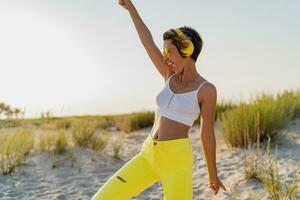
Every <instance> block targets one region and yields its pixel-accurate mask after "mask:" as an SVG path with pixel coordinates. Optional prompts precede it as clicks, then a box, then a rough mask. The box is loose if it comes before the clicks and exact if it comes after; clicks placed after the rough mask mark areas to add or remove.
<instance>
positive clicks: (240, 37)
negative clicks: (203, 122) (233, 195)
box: [0, 0, 300, 118]
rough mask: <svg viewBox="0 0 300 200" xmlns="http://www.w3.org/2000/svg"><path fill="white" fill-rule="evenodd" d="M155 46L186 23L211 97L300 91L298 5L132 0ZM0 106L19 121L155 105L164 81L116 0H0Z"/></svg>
mask: <svg viewBox="0 0 300 200" xmlns="http://www.w3.org/2000/svg"><path fill="white" fill-rule="evenodd" d="M132 2H133V4H134V5H135V7H136V9H137V10H138V12H139V14H140V16H141V18H142V19H143V21H144V23H145V24H146V26H147V27H148V29H149V30H150V32H151V34H152V36H153V38H154V41H155V43H156V45H157V46H158V47H159V48H160V49H162V46H163V39H162V35H163V33H164V32H165V31H166V30H168V29H170V28H177V27H180V26H183V25H187V26H191V27H193V28H194V29H196V30H197V31H198V32H199V34H200V35H201V37H202V39H203V42H204V44H203V49H202V52H201V53H200V55H199V57H198V60H197V62H196V68H197V71H198V73H199V74H201V76H203V77H204V78H205V79H206V80H208V81H209V82H211V83H213V84H214V85H215V86H216V88H217V94H218V97H217V99H218V101H219V102H221V101H222V100H225V101H226V100H228V101H229V100H231V101H248V100H249V99H250V97H251V96H255V95H256V94H258V93H260V92H262V91H264V92H269V93H274V94H275V93H280V92H282V91H284V90H296V89H298V88H299V87H300V78H299V74H300V57H299V55H300V54H299V53H300V37H299V35H300V20H299V19H300V12H299V10H300V2H299V1H297V0H293V1H292V0H286V1H279V0H278V1H270V0H265V1H258V0H251V1H250V0H245V1H239V0H227V1H222V0H219V1H204V0H186V1H177V0H164V1H159V0H151V1H150V0H148V1H146V0H133V1H132ZM0 25H1V26H0V102H5V103H7V104H9V105H11V106H12V107H19V108H22V109H25V118H26V117H39V116H40V114H41V112H46V111H50V112H51V113H52V115H54V116H69V115H102V114H122V113H130V112H138V111H141V110H152V111H154V109H155V107H156V105H155V97H156V95H157V94H158V93H159V92H160V90H161V89H162V88H163V86H164V80H163V78H162V76H161V75H160V74H159V72H158V70H157V69H156V68H155V66H154V64H153V63H152V62H151V60H150V58H149V56H148V55H147V52H146V50H145V49H144V47H143V46H142V43H141V41H140V39H139V37H138V34H137V31H136V29H135V27H134V24H133V21H132V19H131V18H130V14H129V13H128V11H127V10H125V9H124V8H122V7H121V6H120V5H119V4H118V0H89V1H85V0H26V1H21V0H0Z"/></svg>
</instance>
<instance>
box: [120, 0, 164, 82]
mask: <svg viewBox="0 0 300 200" xmlns="http://www.w3.org/2000/svg"><path fill="white" fill-rule="evenodd" d="M119 4H120V5H122V6H123V7H124V8H125V9H127V10H128V11H129V14H130V16H131V19H132V21H133V23H134V26H135V28H136V30H137V33H138V35H139V38H140V41H141V42H142V44H143V46H144V47H145V49H146V51H147V53H148V55H149V57H150V59H151V60H152V62H153V64H154V65H155V66H156V68H157V70H158V71H159V73H160V74H161V75H162V76H163V77H164V78H166V77H167V74H168V72H169V66H168V65H167V64H166V62H165V61H164V57H163V55H162V53H161V51H160V50H159V48H158V47H157V46H156V44H155V43H154V41H153V38H152V35H151V32H150V31H149V29H148V28H147V26H146V25H145V24H144V22H143V20H142V19H141V17H140V15H139V14H138V11H137V10H136V8H135V7H134V5H133V4H132V2H131V1H130V0H119Z"/></svg>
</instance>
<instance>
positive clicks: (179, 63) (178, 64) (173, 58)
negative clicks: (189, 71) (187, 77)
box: [163, 39, 186, 73]
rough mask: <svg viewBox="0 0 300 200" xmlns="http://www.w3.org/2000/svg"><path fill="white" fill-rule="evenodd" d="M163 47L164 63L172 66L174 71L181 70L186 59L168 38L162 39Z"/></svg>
mask: <svg viewBox="0 0 300 200" xmlns="http://www.w3.org/2000/svg"><path fill="white" fill-rule="evenodd" d="M163 48H164V49H163V55H164V59H165V61H166V63H167V64H168V65H169V66H171V67H172V70H173V71H174V72H175V73H179V72H181V71H182V69H183V67H184V63H185V61H186V59H185V58H184V57H182V56H181V55H180V53H179V51H178V49H177V48H176V46H175V45H174V44H173V43H172V41H171V40H170V39H168V40H165V41H164V44H163Z"/></svg>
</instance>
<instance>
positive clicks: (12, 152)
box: [0, 130, 34, 175]
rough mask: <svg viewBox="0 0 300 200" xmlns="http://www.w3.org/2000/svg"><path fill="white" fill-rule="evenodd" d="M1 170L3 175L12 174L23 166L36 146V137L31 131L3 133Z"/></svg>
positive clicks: (1, 137)
mask: <svg viewBox="0 0 300 200" xmlns="http://www.w3.org/2000/svg"><path fill="white" fill-rule="evenodd" d="M0 141H1V143H0V168H1V172H2V174H3V175H6V174H11V173H13V172H14V171H15V169H16V168H17V167H18V166H20V165H21V164H22V162H23V161H24V158H25V156H26V155H28V154H29V153H30V151H31V150H32V149H33V146H34V136H33V133H32V132H31V131H29V130H22V131H16V132H11V133H1V135H0Z"/></svg>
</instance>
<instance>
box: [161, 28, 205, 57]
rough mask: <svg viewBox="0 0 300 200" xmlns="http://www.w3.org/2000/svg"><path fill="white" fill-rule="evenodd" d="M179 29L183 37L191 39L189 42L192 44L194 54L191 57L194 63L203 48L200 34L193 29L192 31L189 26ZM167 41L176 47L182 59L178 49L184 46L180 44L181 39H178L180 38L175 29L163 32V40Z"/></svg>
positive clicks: (184, 45) (184, 46)
mask: <svg viewBox="0 0 300 200" xmlns="http://www.w3.org/2000/svg"><path fill="white" fill-rule="evenodd" d="M179 29H180V30H181V31H182V32H183V34H184V35H186V36H187V37H189V38H190V39H191V41H192V42H193V45H194V52H193V54H192V55H191V57H192V59H193V60H194V61H195V62H196V61H197V58H198V56H199V54H200V52H201V50H202V46H203V40H202V38H201V36H200V34H199V33H198V32H197V31H196V30H195V29H193V28H191V27H189V26H182V27H179ZM168 39H171V40H172V43H173V44H174V45H175V46H176V47H177V49H178V51H179V53H180V55H181V56H182V57H184V54H182V52H181V51H180V49H183V48H186V44H184V43H183V42H182V39H180V37H178V35H177V34H176V31H175V29H173V28H171V29H169V30H168V31H166V32H164V34H163V40H168Z"/></svg>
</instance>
